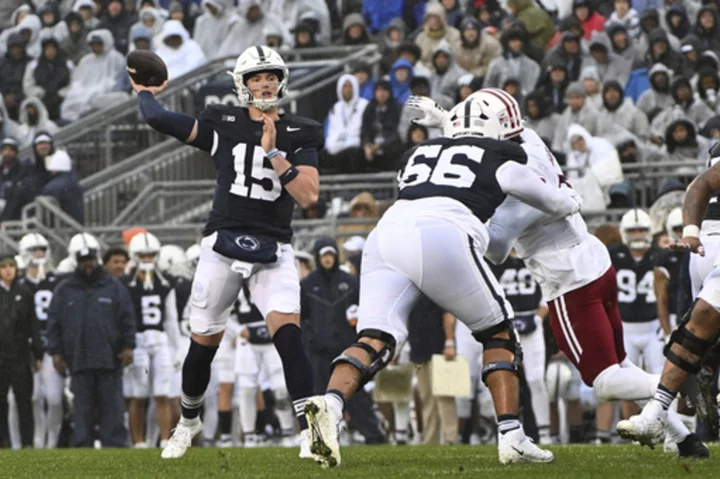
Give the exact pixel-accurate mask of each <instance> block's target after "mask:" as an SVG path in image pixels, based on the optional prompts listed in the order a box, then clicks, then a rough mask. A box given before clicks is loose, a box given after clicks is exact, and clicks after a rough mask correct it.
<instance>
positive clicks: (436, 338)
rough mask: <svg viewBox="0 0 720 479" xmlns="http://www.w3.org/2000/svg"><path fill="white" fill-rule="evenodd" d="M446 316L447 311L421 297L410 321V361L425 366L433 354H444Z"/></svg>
mask: <svg viewBox="0 0 720 479" xmlns="http://www.w3.org/2000/svg"><path fill="white" fill-rule="evenodd" d="M444 314H445V311H444V310H443V309H442V308H441V307H440V306H438V305H436V304H435V303H433V302H432V301H431V300H430V299H429V298H428V297H427V296H425V295H422V296H420V299H418V301H417V303H415V307H413V309H412V311H410V317H409V319H408V344H409V345H410V361H412V362H413V363H415V364H423V363H426V362H428V361H430V359H432V356H433V354H442V352H443V349H445V329H444V327H443V315H444Z"/></svg>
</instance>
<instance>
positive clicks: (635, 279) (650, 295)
mask: <svg viewBox="0 0 720 479" xmlns="http://www.w3.org/2000/svg"><path fill="white" fill-rule="evenodd" d="M609 251H610V259H611V260H612V264H613V267H614V268H615V273H616V276H617V285H618V309H619V310H620V316H621V317H622V320H623V322H626V323H644V322H648V321H654V320H655V319H657V317H658V314H657V300H656V299H655V276H654V272H653V267H654V263H655V255H656V254H657V251H656V250H655V249H654V248H650V249H648V251H647V252H646V253H645V256H643V257H642V258H641V259H640V261H636V260H635V258H633V256H632V255H631V254H630V249H629V248H628V247H627V246H626V245H624V244H622V245H615V246H611V247H610V248H609Z"/></svg>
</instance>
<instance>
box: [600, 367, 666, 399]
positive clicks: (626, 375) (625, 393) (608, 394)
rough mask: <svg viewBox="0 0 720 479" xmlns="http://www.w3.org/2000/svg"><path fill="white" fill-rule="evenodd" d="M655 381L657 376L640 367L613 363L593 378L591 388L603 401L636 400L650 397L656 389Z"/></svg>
mask: <svg viewBox="0 0 720 479" xmlns="http://www.w3.org/2000/svg"><path fill="white" fill-rule="evenodd" d="M631 364H632V363H631ZM657 383H658V381H657V376H654V375H652V374H648V373H646V372H645V371H643V370H642V369H640V368H637V367H620V366H619V365H617V364H615V365H613V366H610V367H609V368H606V369H605V370H604V371H602V372H601V373H600V374H599V375H598V376H597V377H596V378H595V381H593V388H595V392H597V395H598V397H599V398H600V399H603V400H605V401H617V400H620V399H625V400H628V401H636V400H638V399H649V398H651V397H652V396H653V394H654V393H655V390H656V389H657Z"/></svg>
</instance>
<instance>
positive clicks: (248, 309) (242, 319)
mask: <svg viewBox="0 0 720 479" xmlns="http://www.w3.org/2000/svg"><path fill="white" fill-rule="evenodd" d="M234 309H235V311H234V312H235V315H236V316H237V320H238V323H240V324H241V325H243V326H245V327H246V328H247V329H248V332H249V333H250V337H249V339H248V342H249V343H250V344H269V343H271V342H272V338H271V337H270V333H269V332H268V329H267V325H266V324H265V318H263V316H262V314H261V313H260V310H259V309H258V308H257V306H255V303H253V302H252V300H251V298H250V290H249V289H248V287H247V285H245V284H244V285H243V287H242V288H241V289H240V294H238V299H237V301H235V307H234Z"/></svg>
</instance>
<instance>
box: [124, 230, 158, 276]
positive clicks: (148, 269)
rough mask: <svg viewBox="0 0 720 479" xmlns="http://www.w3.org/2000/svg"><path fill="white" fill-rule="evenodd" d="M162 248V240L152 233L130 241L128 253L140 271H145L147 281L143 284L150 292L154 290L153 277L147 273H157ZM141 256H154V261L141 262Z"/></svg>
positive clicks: (138, 236) (140, 234) (140, 235)
mask: <svg viewBox="0 0 720 479" xmlns="http://www.w3.org/2000/svg"><path fill="white" fill-rule="evenodd" d="M161 247H162V245H161V244H160V240H159V239H157V237H156V236H155V235H153V234H152V233H147V232H143V233H138V234H136V235H135V236H133V237H132V239H131V240H130V244H129V245H128V253H130V258H131V259H132V260H133V262H134V263H135V266H136V267H137V269H138V271H143V272H145V273H146V274H145V280H144V282H143V287H144V288H145V289H146V290H150V289H152V288H153V278H152V275H151V274H147V273H152V272H153V271H155V266H156V263H157V261H158V256H160V248H161ZM141 254H143V255H144V254H151V255H154V257H153V261H151V262H149V263H146V262H144V261H141V260H140V255H141Z"/></svg>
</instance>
